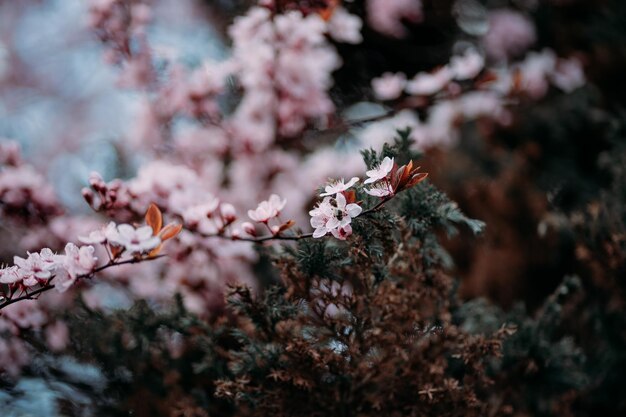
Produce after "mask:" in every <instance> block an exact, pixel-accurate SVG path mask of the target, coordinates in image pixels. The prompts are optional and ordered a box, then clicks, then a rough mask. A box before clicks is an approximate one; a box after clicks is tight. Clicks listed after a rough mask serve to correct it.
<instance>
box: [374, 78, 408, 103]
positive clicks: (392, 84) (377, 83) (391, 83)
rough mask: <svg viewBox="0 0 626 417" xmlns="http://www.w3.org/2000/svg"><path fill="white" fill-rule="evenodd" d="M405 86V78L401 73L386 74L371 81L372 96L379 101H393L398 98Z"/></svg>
mask: <svg viewBox="0 0 626 417" xmlns="http://www.w3.org/2000/svg"><path fill="white" fill-rule="evenodd" d="M405 85H406V76H405V75H404V74H403V73H401V72H398V73H396V74H393V73H391V72H386V73H384V74H383V75H382V76H381V77H379V78H374V79H373V80H372V88H373V90H374V95H375V96H376V98H378V99H379V100H394V99H396V98H398V97H400V95H401V94H402V91H403V90H404V87H405Z"/></svg>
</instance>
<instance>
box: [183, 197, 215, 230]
mask: <svg viewBox="0 0 626 417" xmlns="http://www.w3.org/2000/svg"><path fill="white" fill-rule="evenodd" d="M219 204H220V201H219V200H218V199H217V198H212V199H211V200H209V201H208V202H206V203H204V204H197V205H194V206H191V207H188V208H187V209H185V211H183V214H182V216H183V220H184V222H185V224H187V225H190V226H197V225H198V224H199V223H200V222H201V221H202V220H204V219H208V218H209V217H211V216H212V215H213V213H214V212H215V210H217V208H218V206H219Z"/></svg>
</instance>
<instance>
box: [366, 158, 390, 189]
mask: <svg viewBox="0 0 626 417" xmlns="http://www.w3.org/2000/svg"><path fill="white" fill-rule="evenodd" d="M393 159H394V158H389V157H388V156H386V157H385V158H384V159H383V160H382V162H381V163H380V164H379V165H378V166H377V167H376V168H374V169H371V170H369V171H366V172H365V175H367V176H368V177H369V178H368V179H366V180H365V181H364V184H371V183H373V182H376V181H378V180H381V179H383V178H385V177H386V176H387V175H388V174H389V172H391V169H392V168H393V164H394V161H393Z"/></svg>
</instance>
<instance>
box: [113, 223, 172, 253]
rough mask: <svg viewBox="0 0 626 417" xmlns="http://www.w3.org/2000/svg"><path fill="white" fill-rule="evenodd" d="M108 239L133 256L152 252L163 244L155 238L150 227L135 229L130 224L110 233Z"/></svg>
mask: <svg viewBox="0 0 626 417" xmlns="http://www.w3.org/2000/svg"><path fill="white" fill-rule="evenodd" d="M106 237H107V241H108V242H109V243H111V244H112V245H114V246H118V247H121V248H123V249H124V251H125V252H126V253H129V254H131V255H135V254H142V253H147V252H150V251H151V250H152V249H154V248H156V247H157V246H159V245H160V244H161V239H160V238H159V237H158V236H153V230H152V227H150V226H142V227H139V228H137V229H135V228H134V227H133V226H131V225H130V224H120V225H119V226H117V228H116V229H114V230H111V231H109V232H108V233H107V234H106Z"/></svg>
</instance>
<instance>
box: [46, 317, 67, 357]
mask: <svg viewBox="0 0 626 417" xmlns="http://www.w3.org/2000/svg"><path fill="white" fill-rule="evenodd" d="M69 340H70V332H69V329H68V328H67V325H66V324H65V322H63V321H61V320H57V321H55V322H54V323H53V324H49V325H48V326H46V344H47V345H48V347H49V348H50V350H52V351H53V352H60V351H62V350H63V349H65V348H66V346H67V344H68V343H69Z"/></svg>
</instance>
